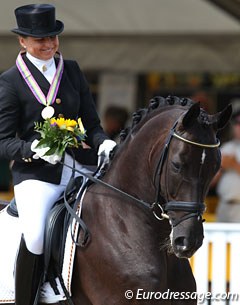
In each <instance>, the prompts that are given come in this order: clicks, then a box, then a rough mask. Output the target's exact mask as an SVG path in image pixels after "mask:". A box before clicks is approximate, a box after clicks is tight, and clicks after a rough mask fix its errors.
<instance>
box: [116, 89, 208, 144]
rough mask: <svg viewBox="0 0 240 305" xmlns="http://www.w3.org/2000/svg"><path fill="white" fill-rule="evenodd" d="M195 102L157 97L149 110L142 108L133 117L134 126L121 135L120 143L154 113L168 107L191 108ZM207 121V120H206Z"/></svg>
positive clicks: (170, 97)
mask: <svg viewBox="0 0 240 305" xmlns="http://www.w3.org/2000/svg"><path fill="white" fill-rule="evenodd" d="M193 103H194V102H193V101H192V100H191V99H189V98H185V97H184V98H180V97H177V96H171V95H169V96H168V97H167V98H164V97H162V96H155V97H154V98H152V99H151V100H150V102H149V105H148V107H147V108H142V109H139V110H137V111H136V112H134V113H133V115H132V125H131V126H130V127H128V128H126V129H124V130H122V131H121V133H120V142H123V141H124V140H125V139H126V137H127V136H128V134H129V133H130V132H131V131H132V130H133V129H135V128H136V126H137V125H138V124H139V122H141V121H142V120H143V119H144V118H146V116H147V115H149V114H151V113H153V112H154V111H156V110H158V109H160V108H162V107H166V106H176V105H179V106H187V107H190V106H191V105H192V104H193ZM205 120H206V119H205Z"/></svg>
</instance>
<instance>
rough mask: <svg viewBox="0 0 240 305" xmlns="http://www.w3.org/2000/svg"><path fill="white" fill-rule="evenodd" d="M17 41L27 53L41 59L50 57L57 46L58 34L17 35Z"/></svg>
mask: <svg viewBox="0 0 240 305" xmlns="http://www.w3.org/2000/svg"><path fill="white" fill-rule="evenodd" d="M19 42H20V44H21V46H22V47H23V48H24V49H25V50H26V51H27V52H28V53H30V54H31V55H32V56H34V57H36V58H38V59H41V60H48V59H50V58H52V57H53V56H54V54H55V53H56V51H57V50H58V47H59V40H58V36H50V37H43V38H37V37H30V36H28V37H19Z"/></svg>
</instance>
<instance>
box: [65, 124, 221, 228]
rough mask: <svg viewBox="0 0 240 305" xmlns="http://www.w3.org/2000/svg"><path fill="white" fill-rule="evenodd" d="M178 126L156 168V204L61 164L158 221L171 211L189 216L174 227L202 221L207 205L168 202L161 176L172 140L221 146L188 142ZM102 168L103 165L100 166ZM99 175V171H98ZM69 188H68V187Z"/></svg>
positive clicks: (173, 224)
mask: <svg viewBox="0 0 240 305" xmlns="http://www.w3.org/2000/svg"><path fill="white" fill-rule="evenodd" d="M177 125H178V120H177V121H176V122H175V123H174V125H173V127H172V128H171V130H170V132H169V135H168V137H167V139H166V142H165V145H164V148H163V151H162V153H161V157H160V159H159V162H158V165H157V168H156V172H155V175H154V177H155V179H154V180H155V184H156V185H157V191H156V198H155V202H154V203H148V202H145V201H143V200H141V199H138V198H136V197H134V196H132V195H130V194H128V193H126V192H124V191H122V190H120V189H118V188H116V187H114V186H113V185H110V184H109V183H106V182H104V181H103V180H101V179H99V178H98V177H95V176H93V175H91V174H87V173H86V172H83V171H80V170H77V169H75V166H74V167H71V166H69V165H67V164H64V163H63V162H61V163H62V164H63V165H64V166H66V167H68V168H71V169H72V170H73V171H75V172H78V173H80V174H81V175H83V176H85V177H86V178H88V179H89V180H90V181H92V182H94V183H97V184H101V185H103V186H105V187H107V188H109V189H111V190H113V191H116V192H117V193H119V194H120V195H122V196H123V197H125V198H127V199H131V200H133V201H135V202H136V203H137V204H139V205H140V206H143V207H145V208H147V209H150V210H151V211H152V213H153V215H154V216H155V217H156V219H158V220H163V219H169V216H168V215H167V212H169V211H182V212H186V213H187V214H186V215H184V216H182V217H181V218H179V219H177V220H171V221H170V222H171V225H172V226H173V227H175V226H177V225H178V224H179V223H181V222H182V221H184V220H186V219H189V218H191V217H197V219H198V220H199V221H202V214H203V212H204V211H205V204H204V203H203V202H187V201H166V200H165V199H164V197H163V196H162V195H161V193H162V191H161V183H160V180H161V174H162V171H163V166H164V163H165V161H166V159H167V157H168V152H169V147H170V144H171V140H172V139H173V138H176V139H178V140H180V141H183V142H186V143H188V144H191V145H195V146H198V147H203V148H204V149H205V148H218V147H219V146H220V141H219V140H218V139H217V142H216V143H214V144H203V143H199V142H194V141H191V140H188V139H186V138H184V137H182V136H180V135H179V134H177V132H176V127H177ZM99 167H100V168H101V165H100V166H99ZM200 172H201V168H200ZM97 173H98V171H97ZM67 188H68V187H67ZM160 201H165V203H164V204H161V203H160ZM65 204H66V206H67V209H68V211H69V212H71V214H72V217H74V218H75V220H76V221H77V222H79V223H81V222H82V221H81V219H80V218H79V217H78V215H76V214H75V211H71V207H70V205H68V203H67V201H65ZM157 209H159V210H160V213H159V212H157Z"/></svg>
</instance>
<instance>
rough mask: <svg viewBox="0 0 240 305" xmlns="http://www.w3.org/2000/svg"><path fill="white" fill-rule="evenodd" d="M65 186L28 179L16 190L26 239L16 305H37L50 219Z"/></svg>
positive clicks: (19, 264) (18, 271)
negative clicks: (50, 213)
mask: <svg viewBox="0 0 240 305" xmlns="http://www.w3.org/2000/svg"><path fill="white" fill-rule="evenodd" d="M63 190H64V186H61V185H55V184H51V183H46V182H42V181H38V180H26V181H23V182H22V183H20V184H18V185H16V186H15V187H14V193H15V198H16V203H17V208H18V213H19V221H20V228H21V231H22V233H23V237H24V238H22V240H21V243H20V247H19V253H18V257H17V260H16V269H15V304H16V305H33V304H34V299H35V296H36V293H37V290H38V286H39V282H40V279H41V274H42V270H43V255H42V254H43V244H44V227H45V221H46V217H47V215H48V212H49V211H50V209H51V207H52V206H53V204H54V202H55V201H56V200H57V199H58V197H59V196H60V194H61V193H62V191H63Z"/></svg>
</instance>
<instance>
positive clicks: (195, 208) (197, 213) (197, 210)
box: [152, 121, 220, 227]
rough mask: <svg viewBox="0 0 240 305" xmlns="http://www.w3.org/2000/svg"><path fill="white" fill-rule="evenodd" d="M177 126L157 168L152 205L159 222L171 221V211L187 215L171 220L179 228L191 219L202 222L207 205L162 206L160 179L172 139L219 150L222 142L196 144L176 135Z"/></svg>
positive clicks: (169, 204)
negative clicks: (157, 210) (183, 222)
mask: <svg viewBox="0 0 240 305" xmlns="http://www.w3.org/2000/svg"><path fill="white" fill-rule="evenodd" d="M177 124H178V121H176V122H175V123H174V125H173V127H172V128H171V130H170V132H169V135H168V137H167V140H166V142H165V145H164V148H163V151H162V154H161V157H160V160H159V162H158V166H157V170H156V173H155V178H154V180H155V181H156V184H157V192H156V200H155V202H154V203H153V205H152V209H153V214H154V216H155V217H156V218H157V219H158V220H163V219H165V218H167V219H169V216H168V215H167V214H166V213H167V212H169V211H182V212H186V213H187V214H186V215H184V216H182V217H181V218H179V219H176V220H171V224H172V226H173V227H175V226H177V225H178V224H179V223H181V222H182V221H184V220H186V219H189V218H191V217H197V218H198V220H202V214H203V212H204V211H205V204H204V203H203V202H188V201H167V202H165V204H163V205H161V204H160V201H161V199H162V200H163V201H166V200H165V199H164V197H163V196H162V195H161V193H162V192H161V183H160V179H161V174H162V171H163V166H164V162H165V161H166V160H167V156H168V152H169V148H170V144H171V140H172V138H173V137H174V138H176V139H178V140H180V141H183V142H186V143H188V144H191V145H195V146H198V147H203V148H217V147H219V146H220V141H219V140H218V139H217V142H216V143H214V144H203V143H199V142H194V141H190V140H188V139H186V138H183V137H182V136H180V135H179V134H177V133H176V127H177ZM201 166H202V164H201ZM200 171H201V169H200ZM156 208H159V209H160V216H158V214H157V212H156Z"/></svg>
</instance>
